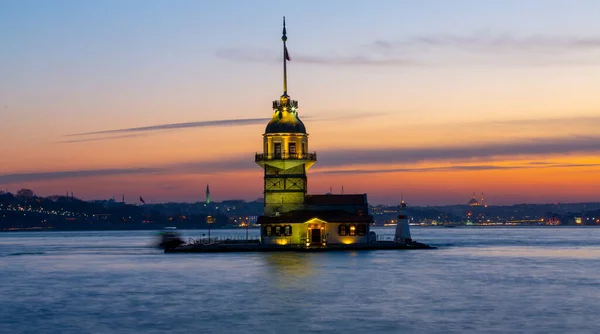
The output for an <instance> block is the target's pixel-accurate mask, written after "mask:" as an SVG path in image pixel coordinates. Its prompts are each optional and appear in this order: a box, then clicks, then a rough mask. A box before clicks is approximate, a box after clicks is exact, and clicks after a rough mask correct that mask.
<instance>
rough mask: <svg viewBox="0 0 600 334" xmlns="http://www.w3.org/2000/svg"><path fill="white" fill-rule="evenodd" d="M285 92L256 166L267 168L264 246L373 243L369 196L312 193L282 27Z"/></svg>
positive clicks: (312, 157)
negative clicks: (290, 87)
mask: <svg viewBox="0 0 600 334" xmlns="http://www.w3.org/2000/svg"><path fill="white" fill-rule="evenodd" d="M282 41H283V94H282V95H281V97H280V98H279V99H278V100H276V101H273V115H272V118H271V121H270V122H269V123H268V124H267V127H266V129H265V133H264V134H263V153H257V154H256V156H255V162H256V163H257V164H258V165H259V166H260V167H262V168H263V170H264V215H263V216H260V217H259V218H258V223H259V224H260V225H261V242H262V243H263V244H278V245H300V246H308V247H310V246H318V247H323V246H327V245H335V244H360V243H368V242H369V241H370V240H369V237H370V225H371V224H372V223H373V217H372V216H370V215H369V205H368V202H367V195H366V194H358V195H343V194H342V195H334V194H327V195H307V175H306V172H307V171H308V170H309V169H310V168H311V167H312V166H313V165H314V164H315V163H316V162H317V154H316V153H315V152H310V151H309V146H308V133H307V132H306V127H305V126H304V123H303V122H302V121H301V120H300V117H299V111H298V101H294V100H292V99H291V98H290V96H289V95H288V93H287V61H289V60H290V57H289V54H288V52H287V47H286V41H287V35H286V29H285V19H284V24H283V37H282Z"/></svg>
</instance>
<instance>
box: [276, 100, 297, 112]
mask: <svg viewBox="0 0 600 334" xmlns="http://www.w3.org/2000/svg"><path fill="white" fill-rule="evenodd" d="M283 107H288V108H293V109H298V101H295V100H290V99H288V98H285V99H284V98H282V99H281V100H277V101H273V109H277V110H279V109H281V108H283Z"/></svg>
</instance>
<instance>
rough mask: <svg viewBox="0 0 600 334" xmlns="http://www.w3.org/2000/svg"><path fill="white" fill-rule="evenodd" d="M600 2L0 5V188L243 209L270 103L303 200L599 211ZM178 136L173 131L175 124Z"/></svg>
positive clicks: (9, 1) (253, 184)
mask: <svg viewBox="0 0 600 334" xmlns="http://www.w3.org/2000/svg"><path fill="white" fill-rule="evenodd" d="M598 13H600V1H595V0H589V1H584V0H560V1H558V0H528V1H523V0H514V1H512V0H486V1H480V0H470V1H467V0H462V1H461V0H453V1H447V0H437V1H434V0H421V1H398V0H390V1H383V0H379V1H349V0H329V1H321V0H319V1H316V0H315V1H241V0H238V1H233V0H228V1H227V0H219V1H217V0H215V1H209V0H204V1H184V0H177V1H154V0H128V1H122V0H114V1H113V0H103V1H79V0H70V1H59V0H55V1H49V0H38V1H33V0H3V1H0V42H1V43H2V44H1V45H0V110H1V114H0V115H1V117H0V189H4V190H8V191H12V192H14V191H16V190H18V189H20V188H24V187H26V188H31V189H33V190H34V191H35V192H36V193H37V194H38V195H42V196H48V195H53V194H64V193H65V192H67V191H69V192H71V191H72V192H74V194H75V196H77V197H80V198H82V199H86V200H91V199H103V198H109V197H112V196H115V197H116V198H119V199H120V198H121V195H122V194H124V195H125V198H126V200H127V201H128V202H131V203H133V202H135V201H136V199H137V198H139V196H140V195H141V196H143V197H144V199H145V200H146V202H155V203H156V202H163V201H189V202H192V201H197V200H203V198H204V190H205V187H206V184H210V187H211V192H212V198H213V199H214V200H216V201H220V200H224V199H234V198H239V199H246V200H253V199H256V198H259V197H261V196H262V186H263V180H262V176H263V174H262V170H261V168H260V167H258V166H257V165H256V164H255V163H254V153H255V152H257V151H260V150H262V136H261V135H262V133H263V132H264V129H265V126H266V124H267V122H268V119H269V118H270V117H271V114H272V110H271V101H273V100H276V99H278V98H279V96H280V95H281V93H282V65H281V64H282V45H281V39H280V38H281V19H282V16H283V15H285V16H286V20H287V28H288V29H287V32H288V50H289V53H290V56H291V58H292V60H291V62H290V63H289V64H288V74H289V89H288V91H289V94H290V96H291V97H292V98H293V99H295V100H298V101H299V106H300V108H299V114H300V117H301V118H302V120H303V121H304V124H305V125H306V128H307V131H308V133H309V134H310V137H309V150H310V151H316V152H317V154H318V159H319V161H318V162H317V164H316V165H315V166H314V167H313V168H312V169H311V170H310V171H309V174H308V175H309V176H308V178H309V181H308V182H309V185H308V188H309V193H325V192H328V191H329V188H330V187H332V188H333V191H334V192H340V191H341V187H342V185H343V187H344V190H345V193H368V196H369V200H370V202H371V203H372V204H394V203H397V202H398V201H399V199H400V193H402V194H403V195H404V198H405V199H406V200H407V201H408V202H409V204H412V205H441V204H459V203H466V202H467V201H468V200H469V198H470V196H471V194H472V193H473V192H476V193H477V194H480V193H481V192H484V193H485V196H486V201H487V202H488V204H513V203H523V202H527V203H550V202H580V201H600V157H599V155H598V153H599V152H600V133H599V131H598V129H600V20H599V19H598ZM174 124H176V125H174Z"/></svg>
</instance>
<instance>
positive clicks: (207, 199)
mask: <svg viewBox="0 0 600 334" xmlns="http://www.w3.org/2000/svg"><path fill="white" fill-rule="evenodd" d="M205 204H206V205H209V204H210V189H209V188H208V184H207V185H206V203H205Z"/></svg>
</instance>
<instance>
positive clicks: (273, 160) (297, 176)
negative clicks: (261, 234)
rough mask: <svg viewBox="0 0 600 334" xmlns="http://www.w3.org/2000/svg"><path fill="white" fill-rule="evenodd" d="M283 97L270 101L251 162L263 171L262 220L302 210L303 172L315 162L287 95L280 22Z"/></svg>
mask: <svg viewBox="0 0 600 334" xmlns="http://www.w3.org/2000/svg"><path fill="white" fill-rule="evenodd" d="M281 40H282V41H283V95H281V97H280V98H279V100H276V101H273V117H272V119H271V121H270V122H269V124H267V127H266V129H265V133H264V134H263V153H257V154H256V156H255V162H256V163H257V164H258V165H259V166H260V167H262V168H263V169H264V202H265V213H264V215H265V216H276V215H279V214H281V213H286V212H290V211H294V210H302V209H304V208H305V198H306V188H307V179H306V171H307V170H308V169H309V168H310V167H311V166H312V165H314V164H315V162H316V161H317V155H316V153H308V134H307V133H306V128H305V127H304V124H303V123H302V121H301V120H300V118H299V116H298V101H294V100H292V99H290V97H289V95H288V93H287V62H288V61H289V60H290V57H289V54H288V51H287V47H286V41H287V35H286V29H285V17H284V18H283V36H282V37H281Z"/></svg>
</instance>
